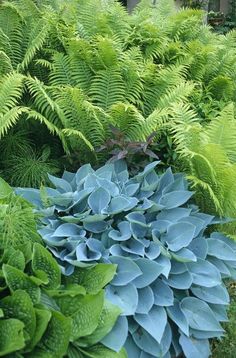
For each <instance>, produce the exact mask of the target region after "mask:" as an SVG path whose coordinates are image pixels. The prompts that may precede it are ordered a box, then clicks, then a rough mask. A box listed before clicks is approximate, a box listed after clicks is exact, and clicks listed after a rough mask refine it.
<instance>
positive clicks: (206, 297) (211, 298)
mask: <svg viewBox="0 0 236 358" xmlns="http://www.w3.org/2000/svg"><path fill="white" fill-rule="evenodd" d="M191 291H192V293H193V294H194V295H195V296H197V297H198V298H200V299H201V300H203V301H206V302H209V303H214V304H221V305H228V304H229V294H228V291H227V289H226V288H225V287H224V286H223V285H218V286H215V287H202V286H192V287H191Z"/></svg>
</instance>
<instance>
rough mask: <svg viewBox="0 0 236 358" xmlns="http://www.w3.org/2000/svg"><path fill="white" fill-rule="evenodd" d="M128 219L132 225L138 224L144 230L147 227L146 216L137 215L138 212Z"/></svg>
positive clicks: (127, 217) (131, 214) (130, 215)
mask: <svg viewBox="0 0 236 358" xmlns="http://www.w3.org/2000/svg"><path fill="white" fill-rule="evenodd" d="M126 219H127V220H128V221H129V222H130V223H132V224H138V225H140V226H142V227H144V228H146V227H147V223H146V219H145V216H144V215H143V214H141V213H136V212H133V213H130V214H128V215H126Z"/></svg>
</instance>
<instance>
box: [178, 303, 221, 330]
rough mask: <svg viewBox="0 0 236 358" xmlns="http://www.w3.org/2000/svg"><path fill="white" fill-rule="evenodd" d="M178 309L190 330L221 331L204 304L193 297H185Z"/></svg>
mask: <svg viewBox="0 0 236 358" xmlns="http://www.w3.org/2000/svg"><path fill="white" fill-rule="evenodd" d="M180 307H181V309H182V311H183V312H184V314H185V316H186V318H187V320H188V323H189V326H190V327H191V328H193V329H197V330H199V331H216V332H217V331H222V327H221V325H220V324H219V322H218V321H217V319H216V318H215V316H214V313H213V312H212V310H211V309H210V307H209V306H208V304H207V303H206V302H204V301H202V300H200V299H198V298H195V297H185V298H184V299H183V300H182V301H181V303H180Z"/></svg>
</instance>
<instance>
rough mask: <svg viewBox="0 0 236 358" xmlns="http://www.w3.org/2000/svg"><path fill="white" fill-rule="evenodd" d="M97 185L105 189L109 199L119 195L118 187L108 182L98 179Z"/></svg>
mask: <svg viewBox="0 0 236 358" xmlns="http://www.w3.org/2000/svg"><path fill="white" fill-rule="evenodd" d="M97 183H98V184H99V186H101V187H102V188H106V190H107V191H108V192H109V193H110V195H111V197H116V196H118V195H119V194H120V191H119V188H118V186H117V185H116V184H115V183H113V182H112V181H110V180H107V179H104V178H98V179H97Z"/></svg>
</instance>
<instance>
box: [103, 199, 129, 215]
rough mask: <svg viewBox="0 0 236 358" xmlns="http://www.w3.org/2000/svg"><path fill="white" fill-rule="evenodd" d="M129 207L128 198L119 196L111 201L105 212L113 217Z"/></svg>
mask: <svg viewBox="0 0 236 358" xmlns="http://www.w3.org/2000/svg"><path fill="white" fill-rule="evenodd" d="M129 205H130V201H129V199H128V197H127V198H126V197H124V196H122V195H119V196H116V197H115V198H112V199H111V202H110V204H109V206H108V209H107V212H108V213H109V214H112V215H115V214H118V213H121V212H122V211H125V210H126V208H129Z"/></svg>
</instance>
